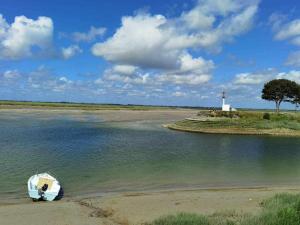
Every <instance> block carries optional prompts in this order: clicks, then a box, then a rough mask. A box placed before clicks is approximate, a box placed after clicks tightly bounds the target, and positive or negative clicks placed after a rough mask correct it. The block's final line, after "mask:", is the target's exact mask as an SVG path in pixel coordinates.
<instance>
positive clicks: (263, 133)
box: [163, 124, 300, 137]
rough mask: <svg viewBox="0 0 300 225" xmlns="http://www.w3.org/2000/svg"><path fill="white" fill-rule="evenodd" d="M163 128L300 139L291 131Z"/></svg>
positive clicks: (298, 134)
mask: <svg viewBox="0 0 300 225" xmlns="http://www.w3.org/2000/svg"><path fill="white" fill-rule="evenodd" d="M163 127H165V128H168V129H170V130H176V131H181V132H189V133H202V134H228V135H257V136H270V137H300V131H294V130H291V129H255V128H253V129H251V128H244V129H240V128H201V129H200V128H197V129H193V128H187V127H182V126H178V125H176V124H164V125H163Z"/></svg>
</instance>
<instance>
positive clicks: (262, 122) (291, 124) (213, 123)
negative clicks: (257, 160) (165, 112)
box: [167, 111, 300, 136]
mask: <svg viewBox="0 0 300 225" xmlns="http://www.w3.org/2000/svg"><path fill="white" fill-rule="evenodd" d="M167 127H169V128H170V129H175V130H182V131H191V132H202V133H226V134H270V135H289V136H300V114H298V113H296V112H294V113H293V112H286V113H280V114H277V113H269V112H253V111H252V112H248V111H241V112H222V111H211V112H206V113H199V114H198V117H196V118H193V119H186V120H183V121H178V122H176V123H174V124H170V125H168V126H167Z"/></svg>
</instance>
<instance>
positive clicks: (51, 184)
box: [27, 173, 62, 201]
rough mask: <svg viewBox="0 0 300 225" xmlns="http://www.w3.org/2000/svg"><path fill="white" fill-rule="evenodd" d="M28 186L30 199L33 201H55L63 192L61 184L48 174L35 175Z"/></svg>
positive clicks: (29, 180)
mask: <svg viewBox="0 0 300 225" xmlns="http://www.w3.org/2000/svg"><path fill="white" fill-rule="evenodd" d="M27 185H28V194H29V197H30V198H32V199H33V200H45V201H53V200H55V199H56V198H57V197H59V195H60V194H61V192H62V188H61V186H60V184H59V182H58V181H57V180H56V179H55V178H54V177H53V176H51V175H49V174H48V173H41V174H36V175H33V176H32V177H30V178H29V179H28V183H27Z"/></svg>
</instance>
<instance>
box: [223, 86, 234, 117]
mask: <svg viewBox="0 0 300 225" xmlns="http://www.w3.org/2000/svg"><path fill="white" fill-rule="evenodd" d="M225 99H226V96H225V92H224V91H223V95H222V100H223V104H222V111H224V112H230V111H236V109H235V108H231V106H230V105H229V104H226V101H225Z"/></svg>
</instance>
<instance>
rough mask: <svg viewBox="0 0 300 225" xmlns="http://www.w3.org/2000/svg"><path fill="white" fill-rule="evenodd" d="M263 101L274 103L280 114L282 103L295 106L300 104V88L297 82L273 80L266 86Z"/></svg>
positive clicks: (263, 91)
mask: <svg viewBox="0 0 300 225" xmlns="http://www.w3.org/2000/svg"><path fill="white" fill-rule="evenodd" d="M262 99H265V100H267V101H274V102H275V104H276V111H277V112H279V110H280V104H281V103H282V102H291V103H294V104H296V103H299V102H300V86H299V85H298V84H297V83H296V82H294V81H290V80H286V79H276V80H271V81H270V82H268V83H266V84H265V85H264V88H263V90H262Z"/></svg>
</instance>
